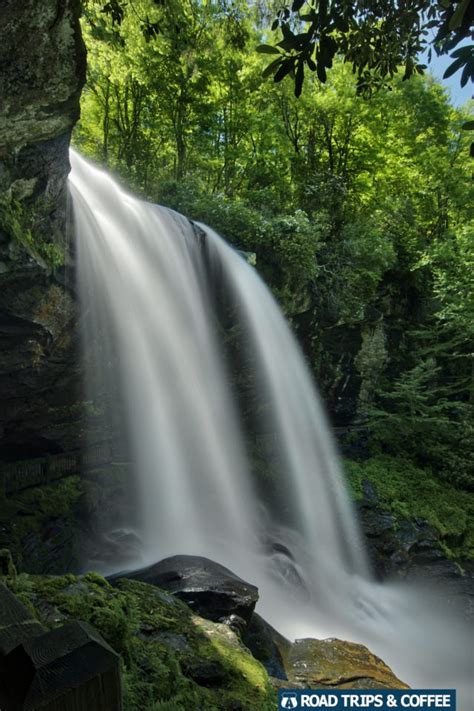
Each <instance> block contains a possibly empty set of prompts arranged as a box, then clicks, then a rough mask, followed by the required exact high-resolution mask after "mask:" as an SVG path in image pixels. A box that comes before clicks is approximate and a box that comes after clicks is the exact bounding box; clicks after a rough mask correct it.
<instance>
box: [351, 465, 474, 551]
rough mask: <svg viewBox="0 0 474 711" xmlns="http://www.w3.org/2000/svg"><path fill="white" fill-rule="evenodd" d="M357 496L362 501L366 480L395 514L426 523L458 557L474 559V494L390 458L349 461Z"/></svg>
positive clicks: (352, 485)
mask: <svg viewBox="0 0 474 711" xmlns="http://www.w3.org/2000/svg"><path fill="white" fill-rule="evenodd" d="M346 471H347V474H348V478H349V482H350V486H351V490H352V493H353V497H354V498H355V499H356V500H358V499H361V498H362V495H363V491H362V486H363V482H364V481H365V480H367V481H369V482H371V483H372V484H373V485H374V486H375V488H376V490H377V493H378V495H379V496H380V499H381V503H382V505H384V506H385V507H386V508H387V509H389V510H390V511H392V512H393V513H394V514H395V515H397V516H401V517H405V518H422V519H424V520H426V521H427V522H428V523H429V524H431V526H433V528H435V529H436V530H437V531H438V533H439V535H440V540H441V544H442V545H443V546H444V547H445V550H446V552H447V553H448V554H449V555H450V556H452V557H454V558H473V557H474V494H473V493H471V492H468V491H462V490H459V489H457V488H454V487H453V486H451V485H450V484H447V483H446V482H442V481H440V480H439V479H437V478H436V477H435V476H434V475H433V473H432V472H431V470H430V469H421V468H419V467H417V466H415V465H414V464H413V463H412V462H410V461H409V460H406V459H402V458H394V457H390V456H386V455H379V456H376V457H372V458H371V459H369V460H367V461H365V462H353V461H346Z"/></svg>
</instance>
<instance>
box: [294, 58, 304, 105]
mask: <svg viewBox="0 0 474 711" xmlns="http://www.w3.org/2000/svg"><path fill="white" fill-rule="evenodd" d="M303 82H304V64H303V62H298V68H297V70H296V76H295V96H296V97H297V98H298V97H299V96H301V91H302V89H303Z"/></svg>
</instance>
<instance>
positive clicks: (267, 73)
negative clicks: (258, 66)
mask: <svg viewBox="0 0 474 711" xmlns="http://www.w3.org/2000/svg"><path fill="white" fill-rule="evenodd" d="M282 61H283V59H275V60H274V61H273V62H272V63H271V64H269V65H268V67H265V69H264V70H263V72H262V77H264V78H266V77H269V76H270V75H271V74H274V73H275V72H276V70H277V67H279V66H280V64H281V63H282Z"/></svg>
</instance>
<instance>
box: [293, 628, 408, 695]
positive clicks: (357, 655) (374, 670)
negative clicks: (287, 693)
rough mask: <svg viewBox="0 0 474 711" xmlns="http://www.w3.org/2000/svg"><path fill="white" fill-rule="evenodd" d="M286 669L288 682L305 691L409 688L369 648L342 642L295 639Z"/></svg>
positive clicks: (337, 640)
mask: <svg viewBox="0 0 474 711" xmlns="http://www.w3.org/2000/svg"><path fill="white" fill-rule="evenodd" d="M285 667H286V671H287V674H288V679H289V680H290V681H291V682H295V683H296V684H302V685H303V686H304V687H305V688H317V689H324V688H328V689H329V688H336V689H407V688H408V686H407V685H406V684H405V683H404V682H402V681H400V679H398V678H397V677H396V676H395V674H394V673H393V672H392V670H391V669H390V668H389V667H388V666H387V665H386V664H385V662H383V661H382V660H381V659H379V657H377V656H375V654H372V652H371V651H370V650H369V649H367V647H365V646H364V645H362V644H355V643H353V642H345V641H342V640H340V639H331V638H330V639H298V640H296V642H295V643H294V644H292V645H291V648H290V650H289V652H288V655H287V658H286V661H285Z"/></svg>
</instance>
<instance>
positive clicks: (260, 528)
mask: <svg viewBox="0 0 474 711" xmlns="http://www.w3.org/2000/svg"><path fill="white" fill-rule="evenodd" d="M71 165H72V172H71V176H70V191H71V195H72V201H73V208H74V216H75V228H76V250H77V271H78V286H79V293H80V297H81V302H82V308H83V313H84V316H83V319H84V339H85V344H86V348H89V350H90V349H92V350H93V354H92V357H91V359H92V363H91V364H90V365H89V381H90V383H92V385H90V387H91V388H92V389H93V390H95V392H96V398H97V397H98V396H97V393H99V392H100V393H102V395H103V396H104V397H105V398H106V399H107V400H108V402H109V411H108V412H109V419H110V420H112V419H117V420H119V421H120V422H121V427H122V436H123V438H124V440H126V441H127V443H128V445H129V447H130V459H131V461H132V462H133V479H132V481H131V489H130V500H133V509H134V512H135V513H134V515H130V516H129V518H130V520H128V521H123V522H122V525H123V526H124V527H125V528H127V530H129V531H131V532H132V533H133V535H134V536H135V540H136V541H137V544H136V556H135V560H134V567H137V568H138V567H141V566H143V565H146V564H148V563H154V562H156V561H158V560H160V559H162V558H165V557H167V556H169V555H174V554H196V555H204V556H207V557H209V558H211V559H213V560H216V561H218V562H220V563H222V564H223V565H225V566H226V567H228V568H230V569H232V570H233V571H235V572H236V573H237V574H238V575H240V576H242V577H243V578H245V579H247V580H248V581H249V582H251V583H253V584H256V585H258V587H259V590H260V601H259V604H258V611H259V612H260V614H261V615H262V616H263V617H264V618H266V619H267V620H268V621H269V622H270V623H271V624H272V625H273V626H274V627H276V628H277V629H278V630H279V631H280V632H281V633H282V634H284V635H286V636H287V637H289V638H293V639H294V638H297V637H309V636H315V637H324V636H338V637H342V638H345V639H349V640H352V641H360V642H363V643H365V644H367V645H368V646H369V647H370V648H371V649H372V651H374V652H375V653H377V654H379V655H380V656H381V657H382V658H383V659H385V661H387V662H388V663H389V664H391V665H392V667H393V668H394V671H395V673H396V674H397V675H398V676H400V678H402V679H404V680H405V681H407V682H408V683H410V684H412V685H416V686H421V687H425V688H429V687H434V688H440V687H441V688H448V687H454V686H456V687H458V689H459V688H461V687H462V685H463V684H464V685H465V680H466V679H469V667H470V655H471V652H470V640H469V636H468V634H467V632H466V630H465V629H464V627H463V625H462V624H461V623H460V622H458V621H457V619H456V618H455V617H454V615H451V613H449V614H448V612H447V611H446V610H445V609H443V608H440V607H439V604H440V603H438V602H436V600H435V599H434V598H433V599H431V598H430V596H429V595H428V593H427V592H426V591H421V590H419V589H415V588H413V587H408V586H402V585H400V584H380V583H378V582H376V581H375V580H374V579H373V578H372V576H371V573H370V569H369V565H368V562H367V558H366V553H365V551H364V546H363V543H362V539H361V534H360V532H359V530H358V526H357V523H356V517H355V514H354V511H353V509H352V505H351V503H350V500H349V497H348V495H347V493H346V491H345V486H344V482H343V477H342V475H341V472H340V470H339V465H338V458H337V453H336V451H335V447H334V444H333V442H332V438H331V435H330V432H329V429H328V425H327V423H326V421H325V417H324V414H323V410H322V407H321V403H320V401H319V397H318V394H317V392H316V390H315V387H314V385H313V383H312V379H311V376H310V373H309V370H308V368H307V366H306V364H305V362H304V358H303V356H302V354H301V353H300V350H299V348H298V346H297V344H296V341H295V339H294V337H293V335H292V333H291V331H290V329H289V327H288V325H287V323H286V322H285V319H284V317H283V315H282V313H281V311H280V309H279V307H278V305H277V304H276V302H275V300H274V299H273V297H272V295H271V294H270V292H269V290H268V289H267V287H266V286H265V285H264V283H263V282H262V280H261V279H260V277H259V276H258V274H257V272H256V270H255V269H254V268H253V267H252V266H250V265H249V264H248V263H247V262H246V260H245V259H244V258H243V257H242V255H241V254H239V253H238V252H236V251H235V250H233V249H232V248H231V247H230V246H229V245H228V244H226V242H225V241H224V240H223V239H221V238H220V237H219V236H218V235H217V234H216V233H215V232H213V231H212V230H211V229H209V228H207V227H205V226H204V225H193V224H192V223H190V222H189V221H188V220H187V219H185V218H184V217H182V216H181V215H179V214H177V213H175V212H173V211H171V210H168V209H165V208H162V207H158V206H156V205H152V204H149V203H146V202H143V201H141V200H139V199H137V198H135V197H133V196H131V195H128V194H127V193H126V192H124V190H123V189H122V188H120V187H119V185H118V184H117V183H116V182H114V180H113V179H112V178H111V177H110V176H109V175H108V174H107V173H106V172H104V171H103V170H100V169H99V168H97V167H95V166H94V165H92V164H91V163H89V162H88V161H86V160H85V159H83V158H82V157H80V156H79V155H78V154H77V153H75V152H74V151H72V152H71ZM95 565H96V567H98V568H99V569H101V570H102V572H111V570H110V565H109V568H108V569H107V570H105V571H104V569H105V568H107V566H106V564H105V563H103V562H102V563H101V562H100V561H96V563H95ZM123 565H124V561H123V560H121V559H120V557H117V559H116V560H115V561H113V562H112V568H114V569H115V570H119V569H121V568H123ZM460 711H467V708H466V709H462V708H461V709H460Z"/></svg>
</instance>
